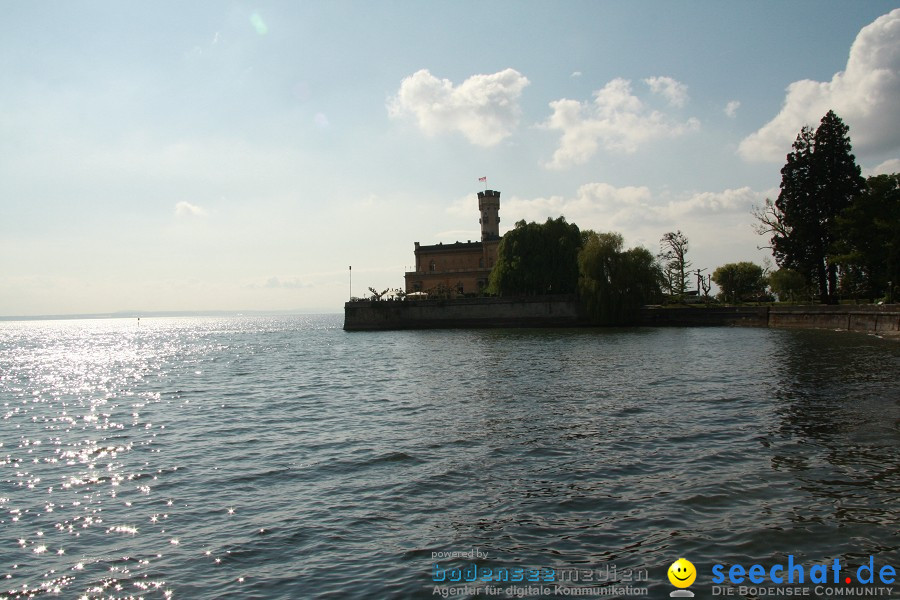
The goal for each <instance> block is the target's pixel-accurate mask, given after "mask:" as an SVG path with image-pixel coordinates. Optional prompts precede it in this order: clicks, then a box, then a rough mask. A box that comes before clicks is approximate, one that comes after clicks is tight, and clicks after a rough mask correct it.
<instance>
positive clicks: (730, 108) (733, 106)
mask: <svg viewBox="0 0 900 600" xmlns="http://www.w3.org/2000/svg"><path fill="white" fill-rule="evenodd" d="M740 107H741V103H740V101H739V100H732V101H731V102H729V103H728V104H726V105H725V114H726V115H727V116H728V117H729V118H731V119H733V118H735V117H736V116H737V111H738V109H739V108H740Z"/></svg>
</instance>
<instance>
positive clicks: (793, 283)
mask: <svg viewBox="0 0 900 600" xmlns="http://www.w3.org/2000/svg"><path fill="white" fill-rule="evenodd" d="M768 283H769V288H771V290H772V292H773V293H775V295H777V296H778V299H779V300H781V301H785V300H789V301H791V302H793V301H795V300H797V299H798V298H804V297H808V296H807V293H808V290H809V284H807V282H806V277H804V276H803V275H802V274H801V273H798V272H797V271H794V270H793V269H778V270H777V271H775V272H774V273H771V274H770V275H769V282H768Z"/></svg>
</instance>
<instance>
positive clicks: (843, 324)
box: [344, 296, 900, 336]
mask: <svg viewBox="0 0 900 600" xmlns="http://www.w3.org/2000/svg"><path fill="white" fill-rule="evenodd" d="M639 324H640V325H643V326H651V327H702V326H718V327H722V326H736V327H788V328H802V329H840V330H846V331H863V332H869V333H876V334H885V335H897V336H900V305H897V304H891V305H882V306H878V305H846V304H845V305H840V306H816V305H810V306H772V307H769V306H711V307H709V308H706V307H699V306H698V307H684V308H662V307H659V308H654V307H647V308H644V309H642V310H641V314H640V320H639ZM590 325H591V323H590V321H589V319H588V318H587V317H586V315H585V314H584V313H583V312H582V310H581V309H580V307H579V304H578V302H577V300H576V299H575V297H574V296H531V297H524V298H522V297H517V298H461V299H457V300H406V301H378V302H376V301H361V302H359V301H357V302H347V303H346V304H345V305H344V329H345V330H347V331H373V330H386V329H450V328H484V327H589V326H590Z"/></svg>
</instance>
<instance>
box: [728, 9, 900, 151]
mask: <svg viewBox="0 0 900 600" xmlns="http://www.w3.org/2000/svg"><path fill="white" fill-rule="evenodd" d="M898 98H900V8H898V9H895V10H893V11H891V12H890V13H888V14H886V15H883V16H881V17H879V18H877V19H875V21H873V22H872V23H871V24H869V25H867V26H866V27H863V28H862V29H861V30H860V32H859V34H858V35H857V36H856V41H854V42H853V46H852V47H851V48H850V56H849V59H848V60H847V66H846V69H845V70H844V71H841V72H839V73H836V74H835V75H834V77H832V78H831V81H827V82H820V81H812V80H809V79H804V80H802V81H795V82H794V83H792V84H791V85H790V86H788V89H787V96H786V97H785V101H784V105H783V106H782V108H781V112H779V113H778V115H776V116H775V118H774V119H772V120H771V121H769V122H768V123H766V124H765V125H764V126H763V127H762V128H760V129H759V130H758V131H756V132H755V133H753V134H751V135H750V136H748V137H747V138H745V139H744V140H743V141H742V142H741V144H740V147H739V148H738V152H739V154H740V155H741V156H742V157H743V158H744V159H746V160H760V161H780V160H784V157H785V154H787V152H789V151H790V148H791V143H792V142H793V140H794V139H795V138H796V137H797V133H798V132H799V131H800V129H801V128H802V127H803V126H804V125H810V126H815V125H817V124H818V123H819V121H820V120H821V119H822V117H823V116H825V113H827V112H828V110H829V109H831V110H834V111H835V112H836V113H837V114H838V116H840V117H841V118H842V119H843V120H844V122H845V123H846V124H847V125H848V126H850V137H851V140H852V141H853V145H854V148H855V150H856V151H857V152H858V153H867V152H873V153H874V152H880V151H888V150H891V149H894V148H897V147H898V146H900V101H898Z"/></svg>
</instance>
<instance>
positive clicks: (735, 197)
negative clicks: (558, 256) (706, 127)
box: [504, 183, 765, 229]
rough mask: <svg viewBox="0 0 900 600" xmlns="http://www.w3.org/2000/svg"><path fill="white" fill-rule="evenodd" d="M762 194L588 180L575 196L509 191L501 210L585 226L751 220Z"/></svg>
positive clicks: (665, 224) (606, 226) (676, 225)
mask: <svg viewBox="0 0 900 600" xmlns="http://www.w3.org/2000/svg"><path fill="white" fill-rule="evenodd" d="M764 198H765V194H761V193H759V192H755V191H753V190H752V189H750V188H749V187H743V188H738V189H727V190H724V191H721V192H685V193H682V194H677V195H672V194H671V193H668V192H664V193H659V194H654V193H653V192H652V191H651V190H650V188H648V187H645V186H640V187H636V186H626V187H615V186H612V185H609V184H608V183H587V184H584V185H582V186H581V187H579V188H578V191H577V193H576V195H575V197H574V198H564V197H562V196H551V197H549V198H533V199H523V198H517V197H513V198H512V199H510V200H509V201H507V202H505V203H504V212H506V213H507V214H509V213H512V214H514V215H516V219H517V220H518V219H520V218H524V219H525V220H527V221H538V222H540V221H543V220H545V219H547V217H558V216H559V215H564V216H565V217H566V219H568V220H569V221H572V222H575V223H578V224H579V225H581V224H582V223H584V226H585V227H589V228H598V227H599V228H601V229H616V228H624V229H628V228H631V227H634V226H638V225H641V226H642V225H647V224H655V225H659V226H663V227H666V226H668V227H678V226H679V223H681V222H682V221H684V220H685V219H691V220H696V219H706V218H707V217H712V216H717V215H723V214H738V215H742V216H746V217H747V222H748V223H749V222H750V216H749V215H750V210H751V209H752V208H753V207H754V206H756V205H757V204H760V203H761V202H762V201H763V199H764ZM520 215H521V216H520Z"/></svg>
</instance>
